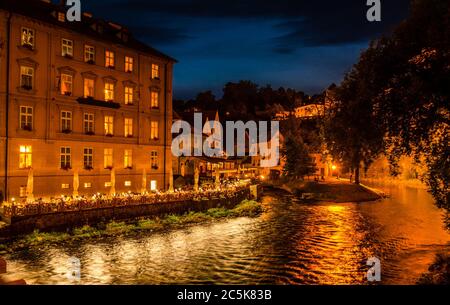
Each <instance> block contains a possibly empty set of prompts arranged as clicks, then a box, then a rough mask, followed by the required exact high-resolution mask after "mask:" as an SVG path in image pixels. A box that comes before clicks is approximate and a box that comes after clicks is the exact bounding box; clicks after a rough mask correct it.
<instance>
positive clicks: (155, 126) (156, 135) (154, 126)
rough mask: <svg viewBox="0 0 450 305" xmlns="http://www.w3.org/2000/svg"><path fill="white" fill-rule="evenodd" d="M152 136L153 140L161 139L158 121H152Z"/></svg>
mask: <svg viewBox="0 0 450 305" xmlns="http://www.w3.org/2000/svg"><path fill="white" fill-rule="evenodd" d="M150 138H151V139H152V140H158V139H159V123H158V122H156V121H152V122H151V123H150Z"/></svg>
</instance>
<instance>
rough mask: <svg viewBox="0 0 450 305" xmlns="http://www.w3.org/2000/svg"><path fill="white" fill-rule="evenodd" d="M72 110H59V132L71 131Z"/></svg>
mask: <svg viewBox="0 0 450 305" xmlns="http://www.w3.org/2000/svg"><path fill="white" fill-rule="evenodd" d="M72 117H73V116H72V111H70V110H61V132H63V133H69V132H71V131H72Z"/></svg>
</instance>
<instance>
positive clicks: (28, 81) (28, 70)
mask: <svg viewBox="0 0 450 305" xmlns="http://www.w3.org/2000/svg"><path fill="white" fill-rule="evenodd" d="M34 73H35V69H34V67H30V66H20V87H21V88H23V89H26V90H32V89H33V88H34Z"/></svg>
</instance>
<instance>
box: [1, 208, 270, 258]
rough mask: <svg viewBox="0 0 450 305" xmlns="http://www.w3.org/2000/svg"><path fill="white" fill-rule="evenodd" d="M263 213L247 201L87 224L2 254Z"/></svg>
mask: <svg viewBox="0 0 450 305" xmlns="http://www.w3.org/2000/svg"><path fill="white" fill-rule="evenodd" d="M262 212H263V207H262V204H261V203H259V202H257V201H254V200H243V201H242V202H241V203H240V204H238V205H237V206H235V207H234V208H233V209H226V208H223V207H221V208H212V209H209V210H207V211H204V212H188V213H185V214H183V215H175V214H168V215H165V216H162V217H153V218H140V219H135V220H130V221H123V222H116V221H111V222H109V223H99V224H97V225H95V226H89V225H85V226H83V227H78V228H74V229H72V230H71V231H70V232H40V231H38V230H36V231H34V232H33V233H31V234H28V235H23V236H20V237H18V238H15V239H8V240H4V242H2V243H0V254H4V253H8V252H13V251H18V250H21V249H26V248H29V247H33V246H39V245H42V244H49V243H62V242H66V241H73V240H80V239H90V238H101V237H108V236H117V235H132V234H140V233H144V232H158V231H163V230H169V229H176V228H180V227H184V226H187V225H191V224H199V223H207V222H211V221H213V220H218V219H226V218H236V217H256V216H258V215H260V214H261V213H262Z"/></svg>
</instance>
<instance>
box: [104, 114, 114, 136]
mask: <svg viewBox="0 0 450 305" xmlns="http://www.w3.org/2000/svg"><path fill="white" fill-rule="evenodd" d="M113 134H114V117H113V116H110V115H106V116H105V135H107V136H112V135H113Z"/></svg>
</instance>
